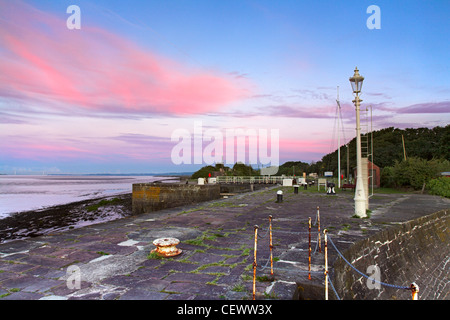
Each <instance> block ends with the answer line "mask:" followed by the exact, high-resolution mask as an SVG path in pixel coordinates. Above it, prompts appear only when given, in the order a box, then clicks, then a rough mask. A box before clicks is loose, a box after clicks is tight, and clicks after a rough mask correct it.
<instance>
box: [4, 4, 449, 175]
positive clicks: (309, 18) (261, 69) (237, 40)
mask: <svg viewBox="0 0 450 320" xmlns="http://www.w3.org/2000/svg"><path fill="white" fill-rule="evenodd" d="M72 5H75V6H76V8H77V9H76V10H73V8H72V7H70V6H72ZM371 5H375V6H376V8H375V10H374V9H373V8H372V7H370V6H371ZM69 9H70V10H69ZM368 9H369V10H368ZM449 13H450V2H449V1H447V0H430V1H381V0H371V1H364V0H346V1H332V0H327V1H326V0H317V1H303V0H295V1H291V0H280V1H272V0H229V1H215V0H208V1H206V0H191V1H187V0H184V1H181V0H164V1H163V0H150V1H135V0H128V1H111V0H97V1H84V0H70V1H65V0H61V1H52V0H40V1H31V0H30V1H25V0H24V1H18V0H0V173H3V174H14V173H16V174H35V173H45V174H63V173H64V174H86V173H110V174H118V173H120V174H127V173H165V172H193V171H196V170H197V169H199V168H200V167H202V166H205V165H208V164H213V165H214V163H216V162H221V161H222V162H225V164H226V165H228V166H232V165H233V164H234V162H235V161H242V162H244V163H247V164H251V165H253V166H254V167H264V166H269V165H277V164H283V163H284V162H286V161H303V162H307V163H310V162H315V161H319V160H320V159H321V158H322V157H323V156H324V155H326V154H328V153H329V152H332V151H334V150H335V149H336V148H337V146H338V144H337V137H338V136H339V139H340V144H341V145H343V144H345V143H346V142H348V141H349V140H351V139H352V138H354V137H355V127H356V122H355V121H356V112H355V107H354V105H353V103H352V100H353V99H354V96H353V94H352V91H351V86H350V83H349V77H351V76H352V75H353V73H354V69H355V67H357V68H358V69H359V72H360V74H361V75H362V76H364V78H365V80H364V84H363V87H362V92H361V95H360V97H361V99H362V100H363V101H362V104H361V109H362V110H363V111H364V110H371V112H362V117H363V119H366V115H367V114H372V117H371V120H372V121H369V122H371V124H372V129H373V130H379V129H383V128H386V127H396V128H418V127H429V128H432V127H435V126H446V125H447V124H449V123H450V100H449V97H450V68H449V67H450V59H449V52H450V41H449V36H448V35H449V34H450V22H449V21H450V20H449V19H448V14H449ZM338 97H339V98H338ZM337 100H338V101H339V105H340V112H338V101H337ZM338 114H340V121H338V118H337V115H338ZM338 123H339V128H340V130H337V127H338ZM364 123H366V122H364ZM363 130H364V128H363ZM242 135H243V136H245V135H247V137H248V139H247V142H245V140H243V139H240V138H238V137H241V136H242ZM235 137H236V139H235ZM227 138H228V139H227ZM255 141H256V142H255ZM254 142H255V144H253V143H254Z"/></svg>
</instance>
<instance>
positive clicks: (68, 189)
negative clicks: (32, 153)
mask: <svg viewBox="0 0 450 320" xmlns="http://www.w3.org/2000/svg"><path fill="white" fill-rule="evenodd" d="M164 179H170V178H169V177H159V176H158V177H155V176H101V175H99V176H94V175H86V176H81V175H80V176H74V175H42V176H31V175H30V176H27V175H23V176H22V175H0V219H3V218H5V217H7V216H9V215H11V214H12V213H16V212H22V211H29V210H39V209H43V208H46V207H51V206H55V205H61V204H66V203H70V202H76V201H83V200H89V199H95V198H100V197H104V196H113V195H119V194H125V193H131V192H132V185H133V183H146V182H153V181H158V180H164ZM174 179H177V178H174Z"/></svg>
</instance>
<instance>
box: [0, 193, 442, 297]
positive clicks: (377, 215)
mask: <svg viewBox="0 0 450 320" xmlns="http://www.w3.org/2000/svg"><path fill="white" fill-rule="evenodd" d="M278 190H283V192H284V194H283V201H282V202H277V191H278ZM353 196H354V195H353V193H352V192H350V191H340V192H338V193H337V194H336V195H327V194H326V193H325V192H320V193H319V192H317V191H312V190H300V191H299V193H298V194H296V193H294V192H293V188H291V187H270V188H268V189H264V190H259V191H255V192H250V193H244V194H240V195H236V196H233V197H230V198H228V199H219V200H214V201H208V202H203V203H199V204H196V205H190V206H184V207H177V208H171V209H164V210H161V211H156V212H151V213H142V214H138V215H132V216H129V217H126V218H122V219H118V220H114V221H109V222H105V223H100V224H95V225H90V226H86V227H82V228H77V229H72V230H67V231H64V232H52V233H49V234H46V235H42V236H37V237H32V238H27V239H21V240H14V241H9V242H6V243H3V244H0V300H39V299H42V300H57V299H64V300H65V299H94V300H95V299H101V300H143V299H145V300H215V299H225V300H231V299H232V300H251V299H252V285H253V259H254V256H253V252H254V226H255V225H258V226H259V229H258V235H259V236H258V242H257V248H258V251H257V264H258V265H257V272H256V276H257V280H256V299H281V300H291V299H317V300H320V299H323V297H324V293H323V292H324V291H323V290H324V276H323V271H324V256H323V251H324V247H323V245H324V244H323V242H322V243H321V251H322V252H319V249H318V246H317V245H316V243H317V242H316V239H317V224H316V225H314V226H313V227H312V229H313V233H312V239H313V245H312V258H311V259H312V265H311V276H312V279H311V280H309V279H308V218H309V217H311V220H312V223H313V224H314V222H315V220H316V213H317V207H319V212H320V224H321V230H324V229H327V230H328V231H329V234H330V237H332V239H333V242H334V243H335V244H336V246H337V248H338V249H339V250H340V251H341V252H343V251H345V250H346V249H347V248H349V247H350V246H351V245H352V244H354V243H356V242H358V241H360V240H363V239H366V238H368V237H369V236H371V235H374V234H376V233H378V232H380V231H382V230H385V229H387V228H391V227H394V226H396V225H398V224H400V223H403V222H405V221H409V220H412V219H416V218H418V217H421V216H425V215H429V214H432V213H434V212H437V211H439V210H443V209H450V199H445V198H441V197H437V196H430V195H421V194H412V193H408V194H398V193H396V194H376V195H375V196H374V197H372V198H371V200H370V209H371V211H372V212H371V217H370V218H369V219H358V218H353V217H352V216H353V213H354V201H353ZM270 215H271V216H272V217H273V221H272V226H273V257H274V262H273V263H274V265H273V270H274V274H273V275H270V262H269V260H268V258H269V235H268V226H269V218H268V217H269V216H270ZM322 235H323V234H322ZM164 237H173V238H176V239H179V240H180V243H179V244H178V245H177V248H179V249H181V251H182V253H181V254H180V255H177V256H174V257H171V258H161V257H159V256H156V255H153V254H151V251H152V250H153V249H155V246H154V245H153V241H154V240H155V239H158V238H164ZM322 241H323V236H322ZM447 247H448V244H447ZM446 250H448V249H446ZM328 252H329V258H328V259H329V262H328V263H329V266H330V275H331V277H332V276H333V270H332V269H333V263H334V261H335V260H336V259H337V258H338V254H337V252H336V251H335V250H332V249H331V248H330V247H328ZM362 271H363V272H365V271H366V270H362ZM349 272H352V271H349ZM381 272H383V270H382V271H381ZM446 277H448V274H447V276H446ZM415 280H416V279H411V281H415ZM405 285H409V283H406V284H405ZM330 297H333V294H332V293H331V289H330ZM438 299H449V297H448V296H442V297H439V298H438Z"/></svg>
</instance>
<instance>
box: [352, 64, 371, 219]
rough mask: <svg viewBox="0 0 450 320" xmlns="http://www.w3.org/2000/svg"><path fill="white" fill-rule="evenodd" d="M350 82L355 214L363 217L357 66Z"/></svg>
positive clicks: (358, 76) (359, 79)
mask: <svg viewBox="0 0 450 320" xmlns="http://www.w3.org/2000/svg"><path fill="white" fill-rule="evenodd" d="M349 80H350V84H351V85H352V90H353V93H354V94H355V100H353V101H352V102H353V103H354V104H355V108H356V170H357V175H356V188H355V198H354V200H355V215H356V216H358V217H359V218H365V217H366V216H367V214H366V193H365V192H364V184H363V180H362V165H361V126H360V120H359V118H360V117H359V111H360V109H359V106H360V103H361V101H362V100H361V99H360V98H359V93H360V92H361V87H362V84H363V81H364V77H363V76H361V75H360V74H359V71H358V68H355V73H354V75H353V77H350V79H349Z"/></svg>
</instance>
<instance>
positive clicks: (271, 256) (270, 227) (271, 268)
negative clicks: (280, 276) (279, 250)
mask: <svg viewBox="0 0 450 320" xmlns="http://www.w3.org/2000/svg"><path fill="white" fill-rule="evenodd" d="M269 239H270V242H269V249H270V275H271V276H273V252H272V249H273V244H272V215H270V216H269Z"/></svg>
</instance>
